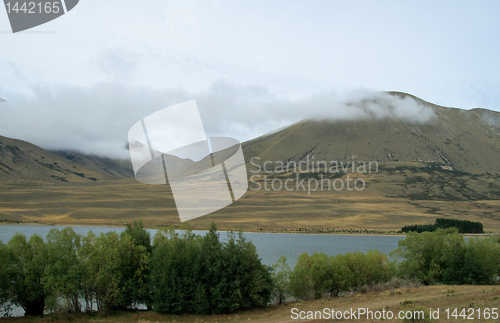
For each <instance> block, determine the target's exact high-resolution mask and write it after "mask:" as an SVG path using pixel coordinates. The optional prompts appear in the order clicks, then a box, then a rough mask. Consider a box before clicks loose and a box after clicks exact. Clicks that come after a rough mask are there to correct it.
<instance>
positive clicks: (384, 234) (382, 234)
mask: <svg viewBox="0 0 500 323" xmlns="http://www.w3.org/2000/svg"><path fill="white" fill-rule="evenodd" d="M12 225H21V226H47V227H52V226H69V227H99V228H124V227H125V225H113V224H67V223H38V222H19V223H18V222H13V221H12V222H0V226H12ZM169 227H170V226H145V228H146V229H153V230H159V229H165V228H169ZM173 227H174V229H176V230H187V229H188V228H189V229H191V230H195V231H207V230H208V228H202V227H188V226H183V225H180V226H173ZM346 230H347V229H346ZM217 231H219V232H244V233H274V234H306V235H339V236H340V235H341V236H361V237H363V236H377V237H394V236H402V237H404V236H406V233H404V232H399V233H398V232H393V233H392V232H391V233H389V232H384V231H380V232H370V233H367V232H359V230H358V232H305V231H282V230H268V229H259V230H248V229H247V230H244V229H237V228H235V229H234V230H226V229H225V230H217ZM373 231H377V230H373ZM496 235H500V233H498V232H493V233H464V234H462V236H463V237H464V238H477V237H488V236H496Z"/></svg>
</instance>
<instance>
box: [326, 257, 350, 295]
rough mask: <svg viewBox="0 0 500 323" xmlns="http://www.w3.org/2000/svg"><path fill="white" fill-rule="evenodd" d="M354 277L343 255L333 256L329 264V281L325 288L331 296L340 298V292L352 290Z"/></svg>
mask: <svg viewBox="0 0 500 323" xmlns="http://www.w3.org/2000/svg"><path fill="white" fill-rule="evenodd" d="M353 280H354V275H353V273H352V272H351V270H350V269H349V266H347V259H346V257H344V256H343V255H337V256H336V257H333V256H331V257H330V259H329V264H328V274H327V280H326V282H325V288H326V290H327V291H329V292H330V296H338V295H339V293H340V292H345V291H349V290H350V289H351V285H352V281H353Z"/></svg>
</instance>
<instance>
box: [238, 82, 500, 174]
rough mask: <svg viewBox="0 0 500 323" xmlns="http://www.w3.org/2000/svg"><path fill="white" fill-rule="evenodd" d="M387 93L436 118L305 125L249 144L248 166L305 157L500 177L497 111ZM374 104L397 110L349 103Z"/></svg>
mask: <svg viewBox="0 0 500 323" xmlns="http://www.w3.org/2000/svg"><path fill="white" fill-rule="evenodd" d="M388 94H389V95H390V96H392V97H395V98H398V99H402V100H404V99H406V100H408V99H410V100H413V101H414V102H416V103H417V105H418V106H420V107H422V108H425V109H427V110H429V111H432V112H433V113H434V115H433V116H432V117H431V118H429V120H428V121H426V122H421V121H419V120H418V119H417V120H411V119H405V118H395V117H391V116H390V115H389V116H388V117H386V118H378V119H374V118H360V119H357V120H332V119H322V120H304V121H301V122H299V123H296V124H294V125H292V126H290V127H287V128H285V129H283V130H281V131H278V132H275V133H272V134H270V135H268V136H263V137H259V138H256V139H254V140H250V141H247V142H245V143H244V144H243V147H244V154H245V157H246V158H247V161H248V162H249V161H250V158H252V157H259V158H260V160H261V164H262V163H263V162H264V161H273V162H275V161H281V162H284V163H286V162H290V161H295V162H299V161H301V160H304V159H305V158H306V157H307V156H309V158H311V159H312V158H314V159H315V160H316V161H333V160H337V161H344V162H347V161H348V160H355V161H366V162H367V161H378V162H379V163H385V162H411V163H417V164H418V165H419V166H429V165H432V164H434V165H439V166H442V167H443V168H444V169H449V170H457V171H460V172H467V173H471V174H484V173H495V174H500V163H499V162H498V161H499V160H500V113H499V112H496V111H490V110H486V109H472V110H461V109H456V108H446V107H442V106H437V105H434V104H432V103H429V102H426V101H424V100H421V99H419V98H417V97H415V96H412V95H410V94H406V93H400V92H389V93H388ZM377 101H378V102H377ZM395 102H396V103H397V101H395ZM373 103H376V104H378V106H379V108H380V109H382V110H384V109H385V110H387V111H390V110H391V109H394V107H393V106H391V104H394V103H393V102H390V101H389V102H387V101H383V100H378V99H377V98H374V99H370V98H368V99H365V100H360V101H357V102H352V103H348V104H347V107H348V108H349V107H356V106H358V107H359V106H366V105H367V104H373ZM415 114H417V113H415ZM353 157H354V158H353Z"/></svg>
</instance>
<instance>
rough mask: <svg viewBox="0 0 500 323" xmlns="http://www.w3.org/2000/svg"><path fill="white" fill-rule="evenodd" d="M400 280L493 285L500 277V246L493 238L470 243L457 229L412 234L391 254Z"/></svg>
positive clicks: (473, 240)
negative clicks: (397, 263) (396, 260)
mask: <svg viewBox="0 0 500 323" xmlns="http://www.w3.org/2000/svg"><path fill="white" fill-rule="evenodd" d="M392 254H393V255H395V256H397V257H398V258H399V259H400V260H401V262H400V263H399V265H398V268H399V276H400V277H403V278H408V279H413V278H415V279H418V280H421V281H422V282H424V283H425V284H434V283H438V282H440V283H445V284H491V283H494V281H495V279H496V277H497V276H498V274H499V273H500V244H498V243H497V242H496V240H495V239H492V238H484V239H469V241H468V242H466V241H465V240H464V238H463V237H462V236H461V235H460V234H458V229H456V228H450V229H438V230H436V232H424V233H421V234H418V233H415V232H410V233H408V235H407V236H406V239H404V240H401V241H399V247H398V249H396V250H395V251H393V253H392Z"/></svg>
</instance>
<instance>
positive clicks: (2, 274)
mask: <svg viewBox="0 0 500 323" xmlns="http://www.w3.org/2000/svg"><path fill="white" fill-rule="evenodd" d="M0 259H2V261H0V316H1V315H2V313H4V314H7V313H8V312H9V309H10V299H11V292H12V288H11V284H10V281H11V277H12V271H11V269H12V266H11V259H12V256H11V253H10V250H9V248H8V247H7V246H6V245H4V244H3V243H2V241H0Z"/></svg>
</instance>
